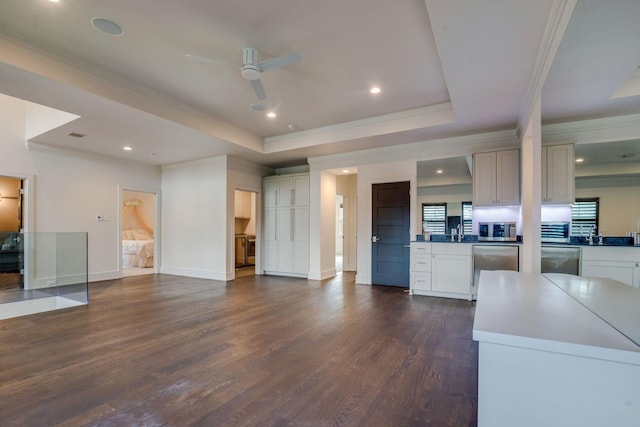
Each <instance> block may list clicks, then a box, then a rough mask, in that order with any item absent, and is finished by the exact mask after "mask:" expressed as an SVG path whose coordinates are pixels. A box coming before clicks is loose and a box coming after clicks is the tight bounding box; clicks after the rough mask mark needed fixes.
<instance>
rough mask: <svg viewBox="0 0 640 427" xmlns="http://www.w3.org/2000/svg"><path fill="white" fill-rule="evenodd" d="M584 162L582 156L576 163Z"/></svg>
mask: <svg viewBox="0 0 640 427" xmlns="http://www.w3.org/2000/svg"><path fill="white" fill-rule="evenodd" d="M582 162H584V159H583V158H582V157H578V158H577V159H576V163H582Z"/></svg>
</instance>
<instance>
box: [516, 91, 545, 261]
mask: <svg viewBox="0 0 640 427" xmlns="http://www.w3.org/2000/svg"><path fill="white" fill-rule="evenodd" d="M520 145H521V153H522V160H521V162H522V168H521V176H522V242H523V243H522V253H521V254H520V256H521V257H522V271H523V272H525V273H540V208H541V199H542V188H541V172H542V163H541V149H542V123H541V109H540V97H538V98H537V100H536V101H535V102H534V104H533V105H532V111H531V115H530V118H529V123H528V125H527V128H526V131H525V132H524V133H523V134H522V136H521V140H520Z"/></svg>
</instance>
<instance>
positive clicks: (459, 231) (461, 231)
mask: <svg viewBox="0 0 640 427" xmlns="http://www.w3.org/2000/svg"><path fill="white" fill-rule="evenodd" d="M462 239H464V228H463V227H462V224H458V242H462Z"/></svg>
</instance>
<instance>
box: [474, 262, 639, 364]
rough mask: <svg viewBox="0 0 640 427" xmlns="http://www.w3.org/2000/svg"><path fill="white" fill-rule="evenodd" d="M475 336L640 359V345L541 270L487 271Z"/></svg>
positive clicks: (573, 352) (554, 349) (511, 343)
mask: <svg viewBox="0 0 640 427" xmlns="http://www.w3.org/2000/svg"><path fill="white" fill-rule="evenodd" d="M591 280H594V279H591ZM604 289H605V288H602V287H601V288H600V289H599V290H598V291H599V292H606V290H604ZM630 289H631V288H630ZM609 296H610V297H611V299H610V300H609V303H613V301H615V299H616V298H617V297H616V296H615V295H613V294H610V295H609ZM636 325H638V323H636ZM473 339H474V340H476V341H480V342H488V343H494V344H502V345H509V346H515V347H524V348H530V349H534V350H541V351H550V352H555V353H565V354H571V355H576V356H582V357H591V358H597V359H605V360H611V361H617V362H623V363H631V364H635V365H640V347H639V346H638V345H636V344H635V343H633V342H632V341H631V340H629V339H628V338H627V337H625V336H624V335H622V334H621V333H620V332H618V331H617V330H616V329H615V328H613V327H612V326H610V325H609V324H608V323H606V322H605V321H603V320H602V319H600V318H599V317H598V316H596V315H595V314H594V313H593V312H591V311H590V310H589V309H587V308H586V307H585V306H583V305H582V304H580V303H579V302H578V301H576V300H575V299H574V298H572V297H571V296H570V295H569V294H567V292H565V291H563V290H562V289H560V288H559V287H558V286H556V285H554V284H553V283H552V282H551V281H549V280H548V279H547V278H545V277H543V276H542V275H540V274H525V273H518V272H514V271H482V272H481V274H480V284H479V289H478V299H477V303H476V313H475V319H474V324H473Z"/></svg>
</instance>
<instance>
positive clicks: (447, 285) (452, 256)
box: [411, 242, 472, 300]
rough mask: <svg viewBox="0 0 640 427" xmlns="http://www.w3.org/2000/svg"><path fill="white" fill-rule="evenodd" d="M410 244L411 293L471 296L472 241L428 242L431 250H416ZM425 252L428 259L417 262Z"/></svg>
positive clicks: (465, 297)
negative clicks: (470, 242)
mask: <svg viewBox="0 0 640 427" xmlns="http://www.w3.org/2000/svg"><path fill="white" fill-rule="evenodd" d="M419 245H420V243H419V242H418V243H412V245H411V253H412V262H411V293H412V294H414V295H430V296H440V297H448V298H460V299H469V300H470V299H471V248H472V245H471V244H467V243H430V244H424V245H429V249H430V253H425V252H426V251H427V250H429V249H426V250H424V252H423V253H419V252H417V250H416V249H417V248H418V247H419ZM424 255H427V256H429V255H430V257H428V258H429V259H430V262H428V263H427V262H425V261H423V262H424V267H423V266H422V265H423V264H420V262H421V260H423V259H424Z"/></svg>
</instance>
